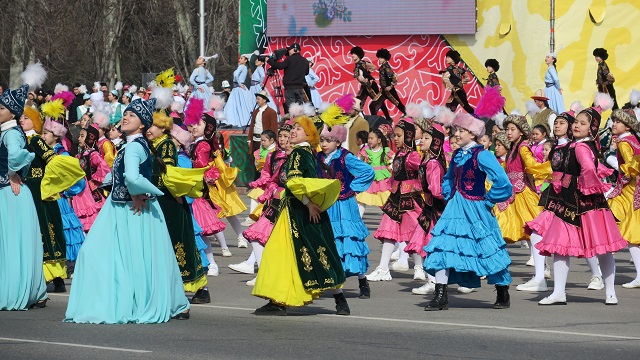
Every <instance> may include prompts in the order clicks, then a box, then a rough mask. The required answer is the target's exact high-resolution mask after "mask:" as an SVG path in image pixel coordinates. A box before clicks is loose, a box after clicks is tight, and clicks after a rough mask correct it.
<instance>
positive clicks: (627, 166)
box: [618, 141, 637, 177]
mask: <svg viewBox="0 0 640 360" xmlns="http://www.w3.org/2000/svg"><path fill="white" fill-rule="evenodd" d="M618 153H619V154H620V157H622V160H624V164H622V165H620V171H621V172H622V173H624V175H625V176H626V177H633V176H635V175H637V170H635V169H634V165H635V164H634V161H633V149H632V148H631V145H629V144H627V143H626V142H624V141H621V142H619V143H618Z"/></svg>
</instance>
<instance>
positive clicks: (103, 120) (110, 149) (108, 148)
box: [93, 113, 116, 168]
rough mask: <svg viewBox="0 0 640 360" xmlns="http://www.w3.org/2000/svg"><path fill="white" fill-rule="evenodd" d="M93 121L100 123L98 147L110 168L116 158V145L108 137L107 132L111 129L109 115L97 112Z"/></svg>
mask: <svg viewBox="0 0 640 360" xmlns="http://www.w3.org/2000/svg"><path fill="white" fill-rule="evenodd" d="M93 121H94V123H95V124H96V125H98V143H97V144H96V147H97V148H98V152H99V153H100V156H102V158H103V159H104V161H106V162H107V165H109V168H111V167H112V166H113V160H115V158H116V147H115V145H113V142H111V140H109V139H107V137H106V134H108V133H109V132H110V131H111V123H110V121H111V120H110V119H109V117H108V116H107V115H104V114H102V113H96V114H95V115H94V117H93Z"/></svg>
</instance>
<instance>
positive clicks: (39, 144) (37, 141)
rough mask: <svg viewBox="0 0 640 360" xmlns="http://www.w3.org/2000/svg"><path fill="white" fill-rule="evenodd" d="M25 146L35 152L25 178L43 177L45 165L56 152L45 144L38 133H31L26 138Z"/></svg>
mask: <svg viewBox="0 0 640 360" xmlns="http://www.w3.org/2000/svg"><path fill="white" fill-rule="evenodd" d="M27 148H28V149H29V151H31V152H32V153H35V154H36V157H35V158H33V161H32V162H31V170H30V171H29V173H28V174H27V178H28V179H29V178H31V179H42V178H43V177H44V169H45V166H46V165H47V163H48V162H49V161H50V160H51V158H53V156H54V155H56V153H55V152H54V151H53V149H52V148H51V147H50V146H49V145H47V143H46V142H45V141H44V139H43V138H41V137H40V135H31V136H30V137H29V138H28V139H27Z"/></svg>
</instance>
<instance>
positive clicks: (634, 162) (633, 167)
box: [625, 155, 640, 177]
mask: <svg viewBox="0 0 640 360" xmlns="http://www.w3.org/2000/svg"><path fill="white" fill-rule="evenodd" d="M625 171H627V172H628V174H629V176H630V177H631V176H638V175H640V155H636V156H634V157H633V159H631V161H630V163H629V166H627V167H626V168H625Z"/></svg>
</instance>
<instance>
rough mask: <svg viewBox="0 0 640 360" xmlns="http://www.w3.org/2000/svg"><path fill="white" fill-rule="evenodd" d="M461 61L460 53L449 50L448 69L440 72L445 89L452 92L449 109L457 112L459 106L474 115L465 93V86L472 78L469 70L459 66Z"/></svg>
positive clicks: (448, 104) (447, 56)
mask: <svg viewBox="0 0 640 360" xmlns="http://www.w3.org/2000/svg"><path fill="white" fill-rule="evenodd" d="M460 61H462V59H460V53H459V52H457V51H455V50H449V51H447V54H446V56H445V62H446V64H447V68H446V69H444V70H442V71H440V74H442V82H443V83H444V86H445V88H446V89H447V90H451V95H449V98H448V99H447V107H448V108H449V110H451V111H453V112H455V111H456V109H457V108H458V105H460V106H462V107H463V108H464V110H465V111H466V112H468V113H469V114H471V115H473V113H474V111H473V108H472V107H471V105H469V101H468V100H467V93H466V92H465V91H464V85H465V84H467V83H468V82H469V81H471V76H469V72H468V71H467V70H465V69H463V68H462V67H460V66H458V63H460Z"/></svg>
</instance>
